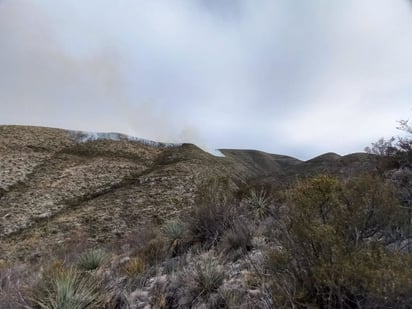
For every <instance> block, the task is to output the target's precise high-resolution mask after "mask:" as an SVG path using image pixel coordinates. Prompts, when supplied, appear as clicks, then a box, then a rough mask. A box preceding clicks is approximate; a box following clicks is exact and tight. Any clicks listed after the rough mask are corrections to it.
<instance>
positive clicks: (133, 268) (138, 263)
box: [124, 257, 146, 277]
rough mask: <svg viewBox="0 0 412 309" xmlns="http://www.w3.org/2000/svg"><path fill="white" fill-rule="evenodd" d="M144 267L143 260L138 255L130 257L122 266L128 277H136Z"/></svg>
mask: <svg viewBox="0 0 412 309" xmlns="http://www.w3.org/2000/svg"><path fill="white" fill-rule="evenodd" d="M145 269H146V264H145V262H144V260H143V259H142V258H140V257H134V258H132V259H130V260H129V261H128V262H127V263H126V265H125V266H124V272H125V273H126V274H127V275H128V276H129V277H136V276H137V275H139V274H141V273H142V272H143V271H144V270H145Z"/></svg>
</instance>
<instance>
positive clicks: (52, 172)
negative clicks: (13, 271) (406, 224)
mask: <svg viewBox="0 0 412 309" xmlns="http://www.w3.org/2000/svg"><path fill="white" fill-rule="evenodd" d="M79 134H80V133H76V132H74V133H73V132H72V131H66V130H61V129H51V128H41V127H28V126H0V158H1V160H0V218H1V225H0V239H1V240H0V248H1V249H0V255H1V256H3V257H9V258H12V257H13V258H15V257H19V258H27V256H28V255H27V254H26V253H27V252H33V250H34V251H35V252H36V254H37V255H41V252H43V251H45V250H46V247H47V250H50V247H49V246H50V244H51V245H52V246H53V245H56V244H59V246H60V245H61V244H62V243H64V242H70V236H71V235H73V234H76V233H85V234H86V235H88V239H89V240H90V242H105V241H108V240H109V239H112V238H113V237H122V235H124V234H125V233H126V232H127V231H128V230H130V229H131V228H133V227H134V226H135V225H136V224H144V223H145V222H147V221H153V220H154V221H157V222H162V221H165V220H167V219H168V218H171V217H173V216H175V215H176V213H178V212H181V211H182V210H184V209H186V208H188V207H191V206H193V205H194V198H195V196H194V193H195V191H196V188H197V186H198V185H199V184H200V183H201V182H202V181H204V180H205V179H207V178H208V177H218V176H222V177H229V178H232V179H233V180H234V182H235V183H237V184H239V183H245V182H246V181H247V180H249V179H260V181H262V182H266V183H267V182H280V181H284V180H285V179H293V178H294V177H296V176H299V175H309V174H315V173H317V172H331V173H335V174H339V173H349V172H350V171H351V170H360V167H362V168H363V169H365V168H370V167H369V166H368V160H369V157H368V155H366V154H356V155H351V156H346V157H340V156H338V155H329V154H327V155H323V156H319V157H317V158H314V159H312V160H309V161H306V162H303V161H300V160H298V159H295V158H292V157H288V156H281V155H274V154H268V153H264V152H260V151H255V150H234V149H230V150H229V149H222V150H221V151H222V153H223V154H224V155H225V157H215V156H212V155H210V154H208V153H206V152H204V151H202V150H201V149H199V148H198V147H196V146H195V145H191V144H183V145H168V144H155V143H147V142H144V140H127V139H125V138H124V139H119V138H117V139H116V140H111V139H84V136H83V138H79V136H80V137H82V135H81V134H80V135H79ZM104 138H110V136H109V137H107V136H105V137H104Z"/></svg>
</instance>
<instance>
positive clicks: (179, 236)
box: [161, 220, 186, 254]
mask: <svg viewBox="0 0 412 309" xmlns="http://www.w3.org/2000/svg"><path fill="white" fill-rule="evenodd" d="M161 231H162V234H163V236H164V237H165V238H166V239H167V240H168V242H169V249H170V250H171V251H172V253H173V254H177V252H178V251H179V250H180V249H181V247H182V245H183V242H184V239H185V233H186V229H185V226H184V225H183V223H182V222H180V221H176V220H172V221H168V222H166V224H165V225H164V226H163V227H162V229H161Z"/></svg>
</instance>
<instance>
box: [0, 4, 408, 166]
mask: <svg viewBox="0 0 412 309" xmlns="http://www.w3.org/2000/svg"><path fill="white" fill-rule="evenodd" d="M411 26H412V10H411V8H410V4H409V3H408V2H407V1H405V0H394V1H391V2H390V3H389V1H385V0H364V1H358V0H345V1H343V0H342V1H326V0H312V1H306V2H304V3H302V1H297V0H296V1H290V0H276V1H270V0H262V1H252V0H239V1H234V0H230V1H229V0H228V1H217V0H213V1H206V0H196V1H189V0H176V1H166V0H158V1H143V0H133V1H132V0H120V1H109V0H99V1H98V0H91V1H80V0H79V1H69V0H67V1H66V0H61V1H59V2H58V3H57V2H56V1H53V0H41V1H34V0H33V1H19V0H3V1H2V2H0V42H2V46H1V49H0V67H1V73H0V106H1V107H2V113H1V114H0V123H19V124H34V125H48V126H55V127H65V128H70V129H84V130H93V131H120V132H123V133H128V134H133V135H137V136H140V137H145V138H151V139H156V140H161V141H191V142H194V143H197V144H201V145H207V146H208V147H210V148H219V147H236V148H257V149H261V150H265V151H268V152H276V153H284V154H290V155H295V156H298V157H300V158H308V157H311V156H313V155H316V154H319V153H322V152H325V151H336V152H340V153H348V152H352V151H361V150H362V149H363V147H364V146H366V145H367V144H369V143H370V142H372V141H374V140H376V139H378V138H379V137H381V136H390V135H392V134H396V131H395V126H396V120H398V119H401V118H407V117H408V116H409V113H410V101H411V98H412V91H411V89H412V87H411V85H412V73H411V72H412V62H411V61H410V55H411V54H412V27H411Z"/></svg>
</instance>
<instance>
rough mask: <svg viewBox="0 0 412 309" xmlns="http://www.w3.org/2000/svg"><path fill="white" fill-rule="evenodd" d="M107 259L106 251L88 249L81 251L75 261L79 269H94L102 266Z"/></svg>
mask: <svg viewBox="0 0 412 309" xmlns="http://www.w3.org/2000/svg"><path fill="white" fill-rule="evenodd" d="M107 259H108V255H107V253H106V252H105V251H104V250H102V249H90V250H87V251H85V252H83V253H82V254H81V255H80V257H79V260H78V262H77V266H78V267H79V269H81V270H95V269H97V268H99V267H100V266H102V265H103V264H104V263H105V262H106V261H107Z"/></svg>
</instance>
